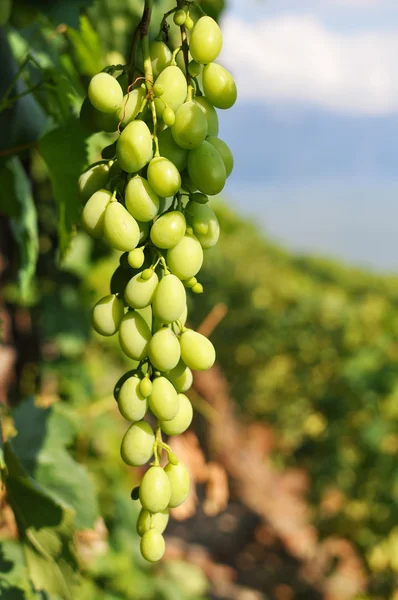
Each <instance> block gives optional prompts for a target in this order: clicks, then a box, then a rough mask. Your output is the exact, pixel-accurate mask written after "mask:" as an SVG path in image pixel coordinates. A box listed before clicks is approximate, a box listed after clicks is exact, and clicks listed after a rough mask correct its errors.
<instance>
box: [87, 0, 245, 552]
mask: <svg viewBox="0 0 398 600" xmlns="http://www.w3.org/2000/svg"><path fill="white" fill-rule="evenodd" d="M151 16H152V1H151V0H146V1H145V7H144V12H143V16H142V20H141V23H140V25H139V27H138V28H137V31H136V33H135V35H134V38H133V42H132V49H131V59H130V63H129V64H128V65H110V66H108V67H106V68H105V69H104V70H103V72H101V73H98V74H97V75H95V76H94V77H93V78H92V79H91V81H90V84H89V87H88V96H87V98H86V99H85V100H84V102H83V105H82V108H81V113H80V119H81V122H82V124H83V126H84V127H85V128H86V129H87V130H88V131H89V132H96V131H105V132H118V138H117V140H116V142H114V143H113V144H111V145H110V146H107V147H106V148H104V149H103V151H102V157H103V158H102V160H101V161H99V162H98V163H95V164H93V165H91V167H90V168H89V169H88V170H87V171H86V172H84V173H83V174H82V175H81V177H80V179H79V182H78V187H79V193H80V196H81V198H82V201H83V202H84V203H85V205H84V208H83V211H82V215H81V223H82V226H83V228H84V229H85V231H86V232H87V233H88V234H90V235H91V236H92V237H93V238H96V239H103V240H105V241H106V242H107V243H108V244H109V246H111V247H112V248H114V249H115V250H118V251H120V252H121V253H122V254H121V256H120V264H119V266H118V267H117V269H116V271H115V273H114V275H113V277H112V279H111V282H110V294H109V295H108V296H105V297H104V298H101V299H100V300H99V301H98V302H97V303H96V305H95V306H94V308H93V311H92V326H93V328H94V329H95V331H96V332H98V333H99V334H101V335H103V336H112V335H115V334H116V333H118V336H119V342H120V347H121V349H122V351H123V352H124V353H125V354H126V355H127V356H128V357H129V358H130V359H131V360H132V361H134V362H133V364H132V369H131V370H130V371H129V372H127V373H125V374H124V375H123V376H122V377H121V378H120V380H119V381H118V382H117V384H116V386H115V392H114V394H115V399H116V401H117V403H118V407H119V410H120V413H121V414H122V416H123V417H124V418H125V419H127V420H128V421H130V423H131V425H130V426H129V428H128V429H127V432H126V433H125V435H124V438H123V440H122V444H121V457H122V459H123V461H124V462H125V463H127V464H128V465H131V466H133V467H139V466H143V465H145V464H147V463H150V465H149V468H148V470H147V471H146V472H145V474H144V476H143V478H142V481H141V484H140V486H139V488H135V489H134V490H133V492H132V497H133V498H134V499H139V501H140V503H141V506H142V508H141V512H140V514H139V517H138V522H137V531H138V533H139V535H140V536H141V553H142V555H143V557H144V558H145V559H146V560H148V561H150V562H157V561H159V560H160V559H161V558H162V556H163V554H164V552H165V541H164V537H163V532H164V530H165V528H166V526H167V522H168V518H169V509H170V508H173V507H177V506H179V505H180V504H182V503H183V502H184V500H185V499H186V498H187V496H188V493H189V487H190V480H189V473H188V470H187V468H186V467H185V466H184V465H183V464H181V462H179V460H178V458H177V457H176V456H175V454H174V453H173V452H172V451H171V448H170V446H169V445H168V444H167V443H166V442H165V441H164V439H163V437H162V435H163V434H164V435H166V436H175V435H180V434H182V433H183V432H184V431H186V430H187V428H188V427H189V426H190V424H191V421H192V417H193V408H192V404H191V402H190V400H189V399H188V397H187V396H186V392H187V391H188V390H189V389H190V387H191V386H192V381H193V375H192V371H195V370H197V371H204V370H207V369H210V368H211V367H212V365H213V364H214V361H215V358H216V354H215V350H214V347H213V344H212V343H211V342H210V340H208V339H207V338H206V337H204V336H203V335H201V334H200V333H198V332H196V331H194V330H193V329H190V328H189V327H187V326H186V321H187V290H188V291H189V290H190V291H191V292H192V293H194V294H201V293H203V286H202V285H201V283H200V282H199V281H198V279H197V276H198V274H199V271H200V269H201V267H202V264H203V260H204V257H205V253H206V250H207V249H209V248H211V247H213V246H214V245H215V244H216V243H217V241H218V238H219V234H220V226H219V223H218V220H217V217H216V215H215V213H214V211H213V210H212V209H211V208H210V206H209V204H208V200H209V196H214V195H216V194H219V193H220V192H221V191H222V189H223V188H224V185H225V182H226V179H227V177H228V176H229V175H230V174H231V172H232V169H233V164H234V160H233V156H232V153H231V150H230V149H229V147H228V146H227V144H226V143H225V142H224V141H222V140H221V139H220V138H219V137H218V130H219V125H218V113H217V110H216V109H217V108H218V109H222V110H225V109H228V108H230V107H232V106H233V105H234V103H235V101H236V98H237V89H236V85H235V82H234V80H233V78H232V76H231V74H230V73H229V72H228V71H227V70H226V69H225V68H224V67H222V66H221V65H220V64H218V63H216V62H214V61H215V60H216V59H217V57H218V55H219V53H220V51H221V48H222V34H221V30H220V28H219V26H218V24H217V23H216V22H215V21H214V20H213V19H212V18H211V17H209V16H207V15H205V14H204V13H203V11H202V10H201V9H200V8H199V7H198V6H196V4H195V3H194V2H184V1H181V0H180V1H178V2H177V4H176V6H175V8H174V9H172V10H170V11H169V12H168V13H166V14H165V15H164V17H163V19H162V21H161V23H160V24H159V35H158V36H157V38H156V39H155V40H153V41H151V42H150V40H149V34H148V32H149V25H150V22H151ZM171 18H173V21H174V23H175V25H177V26H178V27H179V28H180V31H181V45H180V46H178V47H177V48H175V49H173V48H171V47H170V45H169V38H168V29H169V24H168V20H169V19H171ZM146 417H147V418H148V420H145V418H146ZM153 425H155V426H153ZM164 457H167V464H166V465H165V467H163V466H162V465H163V464H164V462H163V459H164Z"/></svg>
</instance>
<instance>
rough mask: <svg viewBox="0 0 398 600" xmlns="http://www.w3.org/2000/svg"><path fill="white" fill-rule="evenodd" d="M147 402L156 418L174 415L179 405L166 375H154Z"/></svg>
mask: <svg viewBox="0 0 398 600" xmlns="http://www.w3.org/2000/svg"><path fill="white" fill-rule="evenodd" d="M158 333H159V332H158ZM155 335H156V333H155ZM148 404H149V408H150V409H151V411H152V412H153V414H154V415H155V417H157V418H158V419H161V420H163V421H169V420H170V419H173V418H174V417H175V416H176V414H177V412H178V407H179V401H178V395H177V392H176V390H175V388H174V386H173V384H172V383H170V381H169V380H168V379H166V377H156V378H155V379H154V380H153V382H152V392H151V395H150V396H149V397H148Z"/></svg>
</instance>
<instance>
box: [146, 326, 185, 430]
mask: <svg viewBox="0 0 398 600" xmlns="http://www.w3.org/2000/svg"><path fill="white" fill-rule="evenodd" d="M148 354H149V359H150V361H151V363H152V365H153V366H154V367H155V368H156V369H159V371H170V369H174V367H175V366H176V364H177V363H178V361H179V360H180V356H181V349H180V344H179V343H178V338H177V336H176V335H175V333H174V332H173V331H172V330H171V329H169V328H164V329H160V330H159V331H157V332H156V333H155V334H154V336H153V337H152V339H151V341H150V342H149V348H148ZM159 418H160V417H159ZM163 418H164V419H165V418H167V417H163ZM169 418H170V419H171V418H172V417H169Z"/></svg>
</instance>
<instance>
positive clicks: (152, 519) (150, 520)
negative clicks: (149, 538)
mask: <svg viewBox="0 0 398 600" xmlns="http://www.w3.org/2000/svg"><path fill="white" fill-rule="evenodd" d="M168 522H169V511H168V510H167V509H166V510H162V512H158V513H154V514H152V513H150V512H149V510H146V509H145V508H142V509H141V511H140V514H139V515H138V520H137V533H138V535H139V536H140V537H142V536H143V535H144V533H146V532H147V531H149V530H150V529H151V526H152V527H153V528H154V529H156V530H157V531H158V532H159V533H163V531H164V530H165V529H166V527H167V523H168Z"/></svg>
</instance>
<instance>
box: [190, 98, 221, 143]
mask: <svg viewBox="0 0 398 600" xmlns="http://www.w3.org/2000/svg"><path fill="white" fill-rule="evenodd" d="M193 101H194V102H195V104H197V105H198V106H199V108H201V110H202V111H203V112H204V114H205V117H206V120H207V135H211V136H217V135H218V130H219V124H218V115H217V111H216V109H215V108H214V106H213V105H212V104H211V103H210V102H209V101H208V99H207V98H206V96H196V98H194V99H193Z"/></svg>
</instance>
